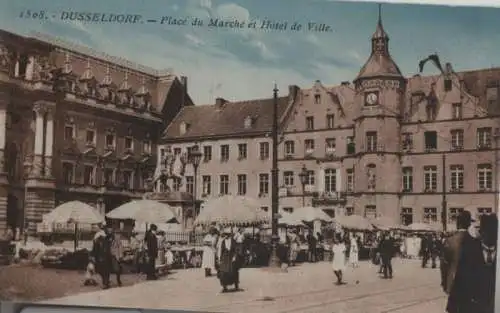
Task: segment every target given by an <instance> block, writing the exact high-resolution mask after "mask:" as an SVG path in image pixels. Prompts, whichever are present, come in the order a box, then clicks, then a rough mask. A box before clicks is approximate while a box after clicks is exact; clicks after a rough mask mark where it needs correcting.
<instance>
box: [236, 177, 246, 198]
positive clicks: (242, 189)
mask: <svg viewBox="0 0 500 313" xmlns="http://www.w3.org/2000/svg"><path fill="white" fill-rule="evenodd" d="M246 194H247V175H245V174H240V175H238V195H240V196H244V195H246Z"/></svg>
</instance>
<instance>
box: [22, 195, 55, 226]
mask: <svg viewBox="0 0 500 313" xmlns="http://www.w3.org/2000/svg"><path fill="white" fill-rule="evenodd" d="M54 206H55V194H54V190H53V189H50V188H29V187H28V193H27V195H26V213H25V214H26V219H25V223H26V227H27V229H28V232H29V233H34V232H36V226H37V224H38V223H40V222H41V221H42V216H43V215H44V214H47V213H49V212H50V211H52V210H53V209H54Z"/></svg>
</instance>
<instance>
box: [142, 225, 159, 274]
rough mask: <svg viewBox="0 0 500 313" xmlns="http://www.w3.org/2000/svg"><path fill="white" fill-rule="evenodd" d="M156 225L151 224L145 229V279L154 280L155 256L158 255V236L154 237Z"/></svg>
mask: <svg viewBox="0 0 500 313" xmlns="http://www.w3.org/2000/svg"><path fill="white" fill-rule="evenodd" d="M157 230H158V227H157V226H156V225H155V224H151V226H150V227H149V230H148V231H146V234H145V235H144V242H145V244H146V249H147V251H146V256H147V260H146V279H147V280H155V279H156V258H157V257H158V238H157V237H156V231H157Z"/></svg>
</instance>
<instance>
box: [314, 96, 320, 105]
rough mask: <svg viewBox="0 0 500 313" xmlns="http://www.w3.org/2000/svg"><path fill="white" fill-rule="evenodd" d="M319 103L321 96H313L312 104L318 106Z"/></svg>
mask: <svg viewBox="0 0 500 313" xmlns="http://www.w3.org/2000/svg"><path fill="white" fill-rule="evenodd" d="M320 103H321V95H320V94H319V93H317V94H315V95H314V104H320Z"/></svg>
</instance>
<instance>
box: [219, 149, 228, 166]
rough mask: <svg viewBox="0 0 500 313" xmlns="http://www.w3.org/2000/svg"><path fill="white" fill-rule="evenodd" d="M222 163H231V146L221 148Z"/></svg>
mask: <svg viewBox="0 0 500 313" xmlns="http://www.w3.org/2000/svg"><path fill="white" fill-rule="evenodd" d="M220 161H221V162H227V161H229V145H221V146H220Z"/></svg>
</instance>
